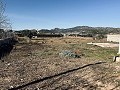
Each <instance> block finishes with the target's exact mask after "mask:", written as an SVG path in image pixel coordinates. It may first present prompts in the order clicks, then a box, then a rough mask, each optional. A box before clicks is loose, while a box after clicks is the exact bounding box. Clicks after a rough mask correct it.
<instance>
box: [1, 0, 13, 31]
mask: <svg viewBox="0 0 120 90" xmlns="http://www.w3.org/2000/svg"><path fill="white" fill-rule="evenodd" d="M9 21H10V20H9V19H8V18H7V16H6V15H5V4H4V3H3V1H2V0H0V29H4V30H10V29H12V28H11V24H10V22H9Z"/></svg>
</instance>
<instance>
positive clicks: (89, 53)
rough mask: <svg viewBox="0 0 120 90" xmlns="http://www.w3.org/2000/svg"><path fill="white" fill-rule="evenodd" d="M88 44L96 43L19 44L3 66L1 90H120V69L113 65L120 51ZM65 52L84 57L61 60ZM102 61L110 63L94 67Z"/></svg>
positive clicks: (56, 40) (63, 40) (64, 40)
mask: <svg viewBox="0 0 120 90" xmlns="http://www.w3.org/2000/svg"><path fill="white" fill-rule="evenodd" d="M35 42H45V43H35ZM88 42H96V41H93V40H92V38H81V37H79V38H72V37H66V38H45V39H40V40H36V41H34V43H31V44H18V45H17V49H16V50H13V51H12V52H11V54H10V55H9V56H8V57H6V58H4V59H5V62H0V72H1V73H0V89H1V90H7V89H10V88H12V87H19V86H22V85H23V87H20V90H110V89H114V90H119V89H120V86H119V85H120V78H119V77H120V66H119V63H114V62H112V58H113V56H114V55H115V54H116V53H117V48H101V47H97V46H93V45H87V43H88ZM97 42H99V41H97ZM104 42H105V41H104ZM62 50H71V51H74V52H77V53H78V54H80V55H82V56H81V58H60V57H59V53H60V52H61V51H62ZM100 61H102V62H106V63H101V64H94V63H95V62H100ZM89 64H90V65H89ZM91 64H93V65H91ZM86 65H87V66H86ZM63 72H64V73H63ZM46 77H47V78H46ZM30 82H32V83H30ZM24 85H25V86H24Z"/></svg>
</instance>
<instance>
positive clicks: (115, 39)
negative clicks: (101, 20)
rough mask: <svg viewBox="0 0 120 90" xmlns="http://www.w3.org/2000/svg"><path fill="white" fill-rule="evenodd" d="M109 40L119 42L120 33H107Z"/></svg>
mask: <svg viewBox="0 0 120 90" xmlns="http://www.w3.org/2000/svg"><path fill="white" fill-rule="evenodd" d="M107 41H110V42H111V41H112V42H119V41H120V34H113V35H107Z"/></svg>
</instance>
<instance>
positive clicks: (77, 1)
mask: <svg viewBox="0 0 120 90" xmlns="http://www.w3.org/2000/svg"><path fill="white" fill-rule="evenodd" d="M4 2H5V4H6V11H5V15H7V16H8V18H9V19H10V22H11V23H12V28H13V29H14V30H21V29H53V28H71V27H75V26H92V27H120V0H4Z"/></svg>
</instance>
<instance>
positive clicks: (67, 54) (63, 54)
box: [59, 50, 80, 58]
mask: <svg viewBox="0 0 120 90" xmlns="http://www.w3.org/2000/svg"><path fill="white" fill-rule="evenodd" d="M59 56H60V57H70V58H80V55H78V54H76V53H75V52H72V51H70V50H63V51H62V52H61V53H59Z"/></svg>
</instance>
